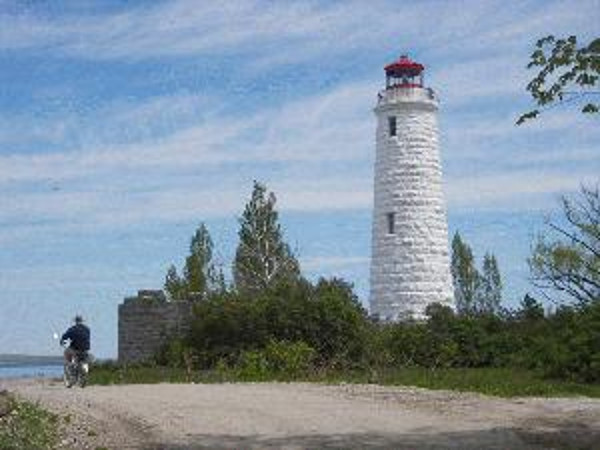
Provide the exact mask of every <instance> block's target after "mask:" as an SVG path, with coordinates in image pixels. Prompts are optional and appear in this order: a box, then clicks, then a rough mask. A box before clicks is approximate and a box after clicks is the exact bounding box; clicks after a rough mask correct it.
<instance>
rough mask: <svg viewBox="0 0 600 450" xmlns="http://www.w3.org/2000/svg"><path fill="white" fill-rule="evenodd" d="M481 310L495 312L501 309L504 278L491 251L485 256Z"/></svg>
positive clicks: (481, 288)
mask: <svg viewBox="0 0 600 450" xmlns="http://www.w3.org/2000/svg"><path fill="white" fill-rule="evenodd" d="M479 295H480V298H481V300H480V305H481V306H480V308H479V309H480V312H485V313H494V312H496V311H498V310H499V309H500V302H501V301H502V278H501V277H500V269H499V268H498V261H497V260H496V257H495V256H494V255H493V254H491V253H486V254H485V256H484V258H483V271H482V273H481V281H480V293H479Z"/></svg>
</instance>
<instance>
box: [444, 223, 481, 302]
mask: <svg viewBox="0 0 600 450" xmlns="http://www.w3.org/2000/svg"><path fill="white" fill-rule="evenodd" d="M450 269H451V272H452V281H453V283H454V299H455V300H456V308H457V310H458V312H459V313H461V314H470V313H473V312H475V308H476V295H477V291H478V288H479V284H480V276H479V273H478V272H477V269H476V267H475V260H474V258H473V252H472V250H471V247H469V245H468V244H467V243H466V242H463V240H462V239H461V237H460V234H459V233H458V232H456V233H455V234H454V238H453V239H452V262H451V267H450Z"/></svg>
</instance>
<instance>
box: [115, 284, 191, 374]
mask: <svg viewBox="0 0 600 450" xmlns="http://www.w3.org/2000/svg"><path fill="white" fill-rule="evenodd" d="M191 313H192V303H191V302H167V301H166V299H165V296H164V293H163V292H162V291H139V292H138V295H137V296H135V297H128V298H126V299H125V301H124V302H123V303H122V304H120V305H119V322H118V327H119V342H118V359H119V362H120V363H135V362H144V361H148V360H150V359H152V358H153V357H154V355H155V354H156V352H157V351H158V350H159V349H160V348H161V346H162V345H163V344H164V343H165V342H166V339H167V338H168V337H170V336H173V335H181V334H183V333H185V332H186V331H187V330H188V327H189V319H190V318H191Z"/></svg>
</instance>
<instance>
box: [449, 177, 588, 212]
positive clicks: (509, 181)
mask: <svg viewBox="0 0 600 450" xmlns="http://www.w3.org/2000/svg"><path fill="white" fill-rule="evenodd" d="M581 183H588V184H590V183H598V175H597V174H596V173H595V172H594V171H593V170H589V171H588V172H587V173H586V172H585V171H583V172H582V173H580V174H578V175H577V176H574V175H573V173H571V172H569V171H566V170H559V169H551V170H539V169H538V170H535V169H526V170H520V171H515V172H504V173H498V174H491V175H478V176H472V177H461V178H455V179H447V180H446V183H445V192H446V198H447V202H448V207H449V208H450V209H454V210H465V209H467V210H473V211H475V210H478V209H498V210H512V211H519V210H523V211H525V210H528V211H534V210H546V209H548V208H552V207H556V199H557V198H558V197H559V196H560V195H562V194H565V193H571V192H575V191H577V190H578V189H579V186H580V185H581Z"/></svg>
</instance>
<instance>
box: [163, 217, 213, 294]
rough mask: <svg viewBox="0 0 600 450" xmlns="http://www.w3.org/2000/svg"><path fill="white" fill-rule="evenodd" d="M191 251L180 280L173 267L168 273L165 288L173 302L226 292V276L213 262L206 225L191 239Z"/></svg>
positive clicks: (211, 243)
mask: <svg viewBox="0 0 600 450" xmlns="http://www.w3.org/2000/svg"><path fill="white" fill-rule="evenodd" d="M189 251H190V253H189V255H188V256H187V257H186V259H185V265H184V268H183V276H179V274H178V273H177V269H176V267H175V266H174V265H171V266H170V267H169V269H168V271H167V275H166V277H165V284H164V288H165V291H166V292H167V294H168V295H169V298H170V299H171V300H174V301H178V300H196V299H202V298H204V297H206V296H207V295H209V294H212V293H214V292H222V291H223V290H225V283H224V277H223V274H222V273H221V272H218V271H217V270H216V268H215V266H214V264H213V262H212V258H213V242H212V239H211V237H210V234H209V232H208V229H207V228H206V226H205V225H204V223H201V224H200V226H199V227H198V229H197V230H196V232H195V233H194V235H193V236H192V239H191V241H190V249H189Z"/></svg>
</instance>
